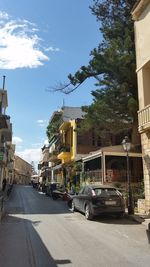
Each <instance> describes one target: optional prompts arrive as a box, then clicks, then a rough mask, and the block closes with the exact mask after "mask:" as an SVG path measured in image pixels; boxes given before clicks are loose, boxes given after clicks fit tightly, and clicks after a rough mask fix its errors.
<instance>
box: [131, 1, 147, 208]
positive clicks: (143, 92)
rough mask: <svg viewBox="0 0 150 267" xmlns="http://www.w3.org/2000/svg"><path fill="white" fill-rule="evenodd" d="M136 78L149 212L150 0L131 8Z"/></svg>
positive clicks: (139, 128) (140, 2)
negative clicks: (133, 26) (133, 27)
mask: <svg viewBox="0 0 150 267" xmlns="http://www.w3.org/2000/svg"><path fill="white" fill-rule="evenodd" d="M132 17H133V19H134V25H135V45H136V61H137V69H136V71H137V79H138V96H139V111H138V120H139V125H138V130H139V133H140V134H141V144H142V154H143V172H144V186H145V207H144V208H145V211H146V213H150V26H149V25H150V1H149V0H139V1H137V2H136V4H135V6H134V7H133V10H132Z"/></svg>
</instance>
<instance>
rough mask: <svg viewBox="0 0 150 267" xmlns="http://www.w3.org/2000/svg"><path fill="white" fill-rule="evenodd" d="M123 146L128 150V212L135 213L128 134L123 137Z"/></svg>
mask: <svg viewBox="0 0 150 267" xmlns="http://www.w3.org/2000/svg"><path fill="white" fill-rule="evenodd" d="M122 146H123V149H124V151H125V152H127V183H128V214H134V208H133V200H132V189H131V179H130V172H129V151H130V149H131V143H130V142H129V138H128V136H125V138H124V139H123V141H122Z"/></svg>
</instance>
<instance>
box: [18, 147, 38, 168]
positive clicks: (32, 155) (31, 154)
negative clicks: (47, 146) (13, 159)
mask: <svg viewBox="0 0 150 267" xmlns="http://www.w3.org/2000/svg"><path fill="white" fill-rule="evenodd" d="M41 153H42V152H41V149H40V148H38V149H36V148H35V149H24V150H23V151H20V152H18V151H17V152H16V154H17V155H18V156H19V157H21V158H22V159H24V160H25V161H27V162H29V163H31V162H32V161H33V162H34V165H35V167H36V165H37V164H38V163H39V161H40V159H41V155H42V154H41Z"/></svg>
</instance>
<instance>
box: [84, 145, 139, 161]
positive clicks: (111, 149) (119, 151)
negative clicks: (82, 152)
mask: <svg viewBox="0 0 150 267" xmlns="http://www.w3.org/2000/svg"><path fill="white" fill-rule="evenodd" d="M102 155H103V156H118V157H126V156H127V153H126V152H125V151H124V150H123V147H122V146H120V145H119V146H108V147H103V148H101V149H99V150H96V151H93V152H91V153H90V154H89V155H88V156H86V157H83V158H82V160H83V162H86V161H89V160H92V159H96V158H99V157H101V156H102ZM128 155H129V157H142V153H139V152H134V147H133V148H132V150H131V152H129V153H128Z"/></svg>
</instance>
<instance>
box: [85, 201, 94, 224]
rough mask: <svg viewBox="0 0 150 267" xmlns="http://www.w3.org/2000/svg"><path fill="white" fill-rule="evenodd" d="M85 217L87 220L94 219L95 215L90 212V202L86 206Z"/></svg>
mask: <svg viewBox="0 0 150 267" xmlns="http://www.w3.org/2000/svg"><path fill="white" fill-rule="evenodd" d="M85 218H86V219H87V220H92V219H93V215H92V214H91V212H90V207H89V205H88V204H87V205H86V206H85Z"/></svg>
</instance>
